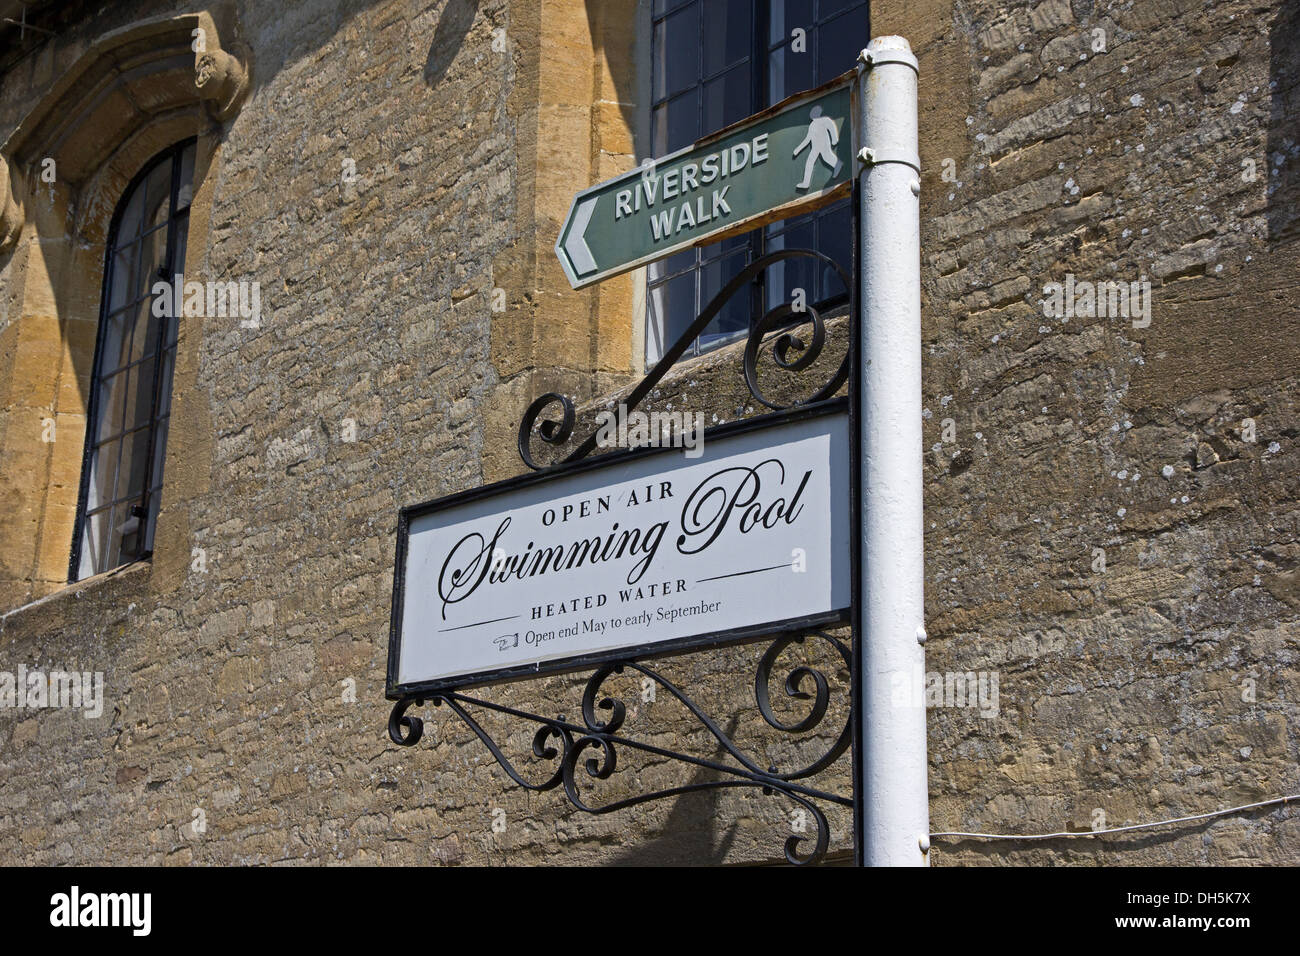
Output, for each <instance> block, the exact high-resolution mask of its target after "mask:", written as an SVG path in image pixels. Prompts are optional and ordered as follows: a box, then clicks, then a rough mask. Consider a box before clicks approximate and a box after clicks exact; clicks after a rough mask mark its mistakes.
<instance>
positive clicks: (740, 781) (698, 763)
mask: <svg viewBox="0 0 1300 956" xmlns="http://www.w3.org/2000/svg"><path fill="white" fill-rule="evenodd" d="M805 637H816V638H817V639H819V640H822V641H825V642H827V644H828V645H829V646H830V647H831V648H832V649H833V650H834V651H835V652H836V654H838V656H839V658H840V659H841V660H842V661H843V662H844V665H845V667H851V666H852V654H851V651H850V649H849V648H848V647H847V646H846V645H845V644H844V643H843V642H842V641H840V640H839V639H838V638H836V637H833V636H832V635H830V634H826V633H824V632H821V631H815V632H812V633H810V634H808V635H805V636H799V635H787V636H783V637H780V638H778V639H776V640H775V641H773V642H772V643H771V644H770V645H769V646H768V648H767V649H766V651H765V652H764V653H763V655H762V657H761V658H760V659H759V662H758V666H757V668H756V670H755V674H754V699H755V703H756V704H757V707H758V711H759V713H760V714H762V717H763V720H764V721H765V722H766V723H767V725H768V726H769V727H771V728H773V729H774V730H776V731H778V732H780V733H783V734H788V735H791V736H792V737H796V736H797V737H800V742H801V743H805V744H806V743H807V742H808V741H810V740H812V739H816V740H818V742H819V746H820V743H821V742H823V741H824V737H817V738H809V737H808V736H806V735H809V734H814V733H815V732H816V731H817V730H818V729H819V728H820V727H821V725H822V723H823V722H824V720H825V718H826V715H827V712H828V710H829V708H830V704H831V700H832V694H831V683H830V681H829V680H828V678H827V676H826V674H825V673H824V672H823V671H821V670H818V669H817V668H814V667H811V666H808V665H807V664H801V665H799V666H796V667H793V668H791V669H790V670H789V671H788V673H786V675H785V680H784V683H783V690H784V693H785V696H786V697H787V698H790V699H792V700H799V701H807V702H811V703H809V704H808V705H807V706H808V711H807V713H806V715H805V716H804V717H803V718H802V719H799V720H794V721H788V722H787V721H782V720H781V719H780V718H779V717H777V716H776V714H775V713H774V712H773V710H772V698H771V691H770V684H771V679H772V673H773V670H774V668H775V667H776V664H777V660H778V658H779V657H780V655H781V653H782V652H783V651H784V650H785V649H786V648H787V647H789V646H790V645H791V644H802V643H803V642H804V640H805ZM625 670H633V671H636V672H637V673H639V674H642V675H643V676H644V677H646V678H649V679H650V680H652V681H654V683H655V684H656V685H658V687H659V688H662V690H664V691H666V692H667V693H668V694H670V695H671V696H672V697H673V698H675V699H676V700H678V701H679V702H680V703H681V704H683V705H684V706H685V708H686V709H687V711H689V713H690V714H691V715H692V716H693V717H694V718H695V719H696V720H697V721H698V722H699V723H700V725H701V726H702V727H703V728H704V729H705V730H706V731H707V732H708V733H709V735H710V736H712V738H713V739H714V740H715V741H716V742H717V745H718V747H719V748H720V750H721V751H722V756H721V757H720V758H719V759H716V760H714V759H707V758H704V757H699V756H693V755H690V754H685V753H680V752H677V751H674V750H669V749H667V748H664V747H659V746H656V745H654V744H650V743H647V742H645V741H643V740H637V739H635V738H633V737H629V736H625V735H624V734H622V733H620V731H621V730H622V729H623V725H624V722H625V720H626V718H627V706H626V705H625V704H624V703H623V701H622V700H619V699H617V698H616V697H611V696H602V691H601V688H602V685H603V684H604V682H605V681H606V679H607V678H609V677H610V675H611V674H618V673H623V672H624V671H625ZM846 693H847V688H846ZM426 703H428V704H433V705H434V706H442V705H446V706H447V708H448V709H449V710H450V711H451V712H452V713H453V714H455V715H456V716H457V717H458V718H459V719H460V721H461V722H462V723H463V724H464V725H465V726H466V727H468V728H469V729H470V730H471V731H473V732H474V734H475V736H477V737H478V738H479V740H481V741H482V742H483V745H484V746H485V747H487V749H488V751H489V752H490V753H491V754H492V756H493V757H494V758H495V759H496V761H497V763H498V764H500V766H501V769H503V770H504V771H505V772H506V774H507V775H508V776H509V777H510V779H511V780H513V781H514V782H515V783H517V784H518V785H519V786H521V787H524V788H525V789H527V790H533V791H537V792H544V791H547V790H554V789H555V788H557V787H561V786H562V787H563V788H564V793H565V796H566V797H567V798H568V800H569V802H570V803H571V804H572V805H573V806H574V807H576V808H577V809H579V810H583V811H586V812H587V813H593V814H605V813H614V812H616V811H618V810H623V809H626V808H628V807H633V806H637V805H639V804H642V803H646V802H649V801H652V800H663V799H667V798H671V797H678V796H681V795H683V794H688V793H699V792H702V791H706V790H722V789H734V788H753V789H757V790H759V791H761V792H762V793H763V794H764V795H768V796H772V795H779V796H781V797H784V798H785V799H787V800H789V801H790V802H792V803H794V804H795V805H797V806H798V807H801V808H803V809H804V810H805V811H807V813H808V815H809V817H811V819H812V821H813V828H814V833H813V834H812V835H810V836H800V835H798V834H794V835H791V836H790V837H788V838H787V839H786V841H785V847H784V850H785V857H786V859H787V860H788V861H789V862H790V863H793V864H797V865H802V864H808V863H816V862H818V861H819V860H821V859H822V858H823V857H824V856H825V854H826V850H827V848H828V847H829V844H830V824H829V821H828V820H827V818H826V813H825V811H824V810H823V809H822V806H823V805H826V804H830V805H835V806H841V807H852V806H853V799H852V797H845V796H840V795H838V794H834V793H830V792H827V791H825V790H821V789H817V788H815V787H812V786H809V785H808V784H806V783H804V782H803V781H806V780H808V779H809V778H811V777H813V776H815V775H817V774H819V773H821V772H822V771H824V770H826V769H827V768H828V767H830V766H831V765H832V764H833V763H834V762H835V761H836V760H838V759H839V758H840V757H841V756H842V755H843V754H844V752H845V751H846V750H847V749H848V747H849V744H850V742H851V739H852V719H851V704H850V706H848V707H845V708H844V711H845V717H844V725H843V727H841V728H839V729H838V731H836V734H835V737H834V739H833V740H831V741H830V743H829V744H828V745H826V746H825V748H824V749H823V750H821V752H820V753H819V754H818V755H817V756H816V757H815V758H814V759H812V760H807V759H806V758H804V760H803V761H802V762H801V765H800V766H797V767H795V768H794V769H791V770H785V771H782V770H780V769H779V768H778V767H776V766H773V765H769V766H767V767H766V768H764V766H763V765H762V762H760V761H759V760H756V759H755V758H754V757H752V756H751V755H749V754H747V753H746V752H745V751H744V750H743V749H742V748H741V747H740V746H739V745H738V744H737V743H736V742H735V741H734V740H733V739H732V737H731V736H730V735H728V734H727V733H726V732H724V731H723V729H722V728H721V727H720V726H719V725H718V723H717V722H716V721H715V720H714V719H713V718H712V717H710V716H709V715H708V713H706V712H705V710H704V709H703V708H702V707H700V706H699V705H698V704H697V703H696V702H695V701H694V700H692V699H691V698H690V697H689V696H688V695H687V694H686V693H685V692H683V691H682V690H681V689H680V688H679V687H677V686H676V685H675V684H673V683H672V682H671V681H669V680H668V679H667V678H666V677H664V676H663V675H662V674H660V673H659V672H657V671H656V670H654V669H652V668H650V667H648V666H646V665H645V664H641V663H637V662H636V661H632V660H627V661H621V662H616V663H609V664H605V665H602V666H601V667H600V668H598V669H597V670H596V671H595V672H594V673H593V674H592V675H591V677H590V678H589V679H588V680H587V683H586V687H585V689H584V691H583V695H582V723H581V724H579V723H574V722H573V721H570V720H568V719H566V718H565V716H564V715H562V714H561V715H559V716H556V717H553V718H552V717H544V716H542V715H540V714H534V713H529V712H527V711H523V710H517V709H515V708H513V707H507V706H504V705H502V704H498V703H494V702H492V701H488V700H483V699H481V698H476V697H470V696H468V695H466V694H462V693H460V692H459V691H443V692H440V693H436V694H432V695H430V696H428V697H425V698H419V699H416V698H405V699H403V700H399V701H398V702H397V703H396V705H395V706H394V707H393V710H392V713H391V715H390V716H389V718H388V735H389V737H391V738H392V740H393V742H394V743H397V744H400V745H401V746H404V747H411V746H414V745H415V744H417V743H419V741H420V739H421V737H422V736H423V734H424V722H423V721H422V720H421V719H420V718H419V717H415V716H412V715H409V714H407V711H408V710H409V709H410V708H411V707H412V706H424V705H425V704H426ZM474 708H481V709H483V710H487V711H493V712H495V713H498V714H503V715H505V716H506V717H508V718H512V719H514V720H520V721H524V722H526V723H528V724H533V725H536V728H537V729H536V732H535V733H534V734H533V740H532V756H533V757H534V758H536V759H538V760H541V761H543V762H545V763H546V764H547V765H548V766H550V767H551V768H552V769H551V771H550V773H549V775H548V776H545V777H544V778H543V779H541V780H529V779H528V778H527V777H525V776H524V774H523V773H521V772H520V770H519V769H518V768H517V767H516V766H515V763H514V762H513V761H511V759H510V758H509V757H508V756H506V754H505V752H504V750H503V749H502V747H501V746H500V745H499V744H498V743H497V742H496V741H495V740H494V739H493V738H492V736H491V735H490V734H489V733H488V732H487V731H486V730H485V729H484V728H483V726H482V725H481V724H480V723H479V722H478V721H477V720H476V719H475V717H474V715H473V713H472V712H471V711H472V710H473V709H474ZM623 748H626V749H628V750H633V751H637V752H640V753H643V754H648V755H651V756H654V757H659V758H666V759H669V760H674V761H677V762H680V763H682V764H686V765H689V766H692V767H696V768H699V769H701V770H708V771H713V772H715V773H716V774H719V775H721V776H723V777H725V778H726V779H721V780H709V781H703V782H697V783H688V784H684V785H682V786H677V787H669V788H666V789H662V790H653V791H650V792H648V793H642V794H637V795H636V796H632V797H627V798H624V799H621V800H614V801H612V802H609V803H593V802H591V800H590V799H589V798H587V797H585V796H584V795H583V792H582V789H581V788H580V786H579V782H580V781H581V780H607V779H609V778H610V777H612V776H613V775H614V773H615V772H616V770H617V769H618V754H619V751H620V749H623ZM587 751H594V753H592V754H590V755H588V756H587V757H586V759H585V760H584V759H583V755H584V754H585V753H586V752H587ZM579 761H581V762H582V773H579V771H578V765H579ZM584 775H585V776H584ZM808 840H811V842H812V846H811V849H809V850H808V851H807V852H806V853H805V852H801V848H800V844H801V843H803V842H805V841H808Z"/></svg>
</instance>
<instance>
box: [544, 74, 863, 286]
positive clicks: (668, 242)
mask: <svg viewBox="0 0 1300 956" xmlns="http://www.w3.org/2000/svg"><path fill="white" fill-rule="evenodd" d="M852 79H853V73H852V72H849V73H846V74H844V75H843V76H841V77H839V78H838V79H836V80H834V81H832V82H831V83H828V84H827V85H826V86H824V87H821V88H819V89H816V90H812V91H810V92H808V93H802V94H799V95H796V96H792V97H790V98H789V99H787V100H784V101H783V102H781V103H778V104H777V105H776V106H774V107H772V108H771V109H768V110H765V111H764V112H762V113H758V114H756V115H754V116H751V117H750V118H749V119H746V120H743V121H742V122H740V123H737V124H736V125H734V126H731V127H728V128H727V129H725V130H722V131H721V132H720V133H717V134H715V135H713V136H710V137H709V138H708V139H704V140H700V141H699V142H698V143H696V144H695V145H694V146H689V147H687V148H686V149H683V150H680V151H678V152H676V153H673V154H672V155H671V156H665V157H663V158H662V159H659V160H656V161H655V162H653V163H646V164H644V165H642V166H641V167H639V168H637V169H634V170H632V171H631V172H628V173H624V174H623V175H622V176H617V177H615V178H614V179H611V180H608V181H607V182H603V183H600V184H598V185H596V186H592V187H591V188H590V189H586V190H584V191H582V192H580V193H578V194H577V195H576V196H575V197H574V198H573V205H572V206H571V207H570V208H569V215H568V216H567V217H565V220H564V225H563V226H562V227H561V229H560V235H559V238H558V239H557V240H556V242H555V254H556V255H557V256H559V257H560V263H561V265H563V267H564V272H565V275H567V276H568V278H569V283H570V284H571V285H572V286H573V287H574V288H575V289H580V288H582V287H583V286H587V285H591V284H592V283H593V282H599V281H601V280H602V279H608V278H609V277H610V276H614V275H618V274H619V273H621V272H627V271H628V270H629V269H635V268H636V267H637V266H640V265H643V264H645V263H647V262H652V261H654V260H655V259H662V258H663V257H664V256H668V255H671V254H672V253H674V252H677V251H679V250H681V249H686V248H688V247H690V246H697V245H703V244H704V243H706V242H716V241H717V240H718V239H721V238H723V237H724V236H727V235H731V234H734V233H738V232H744V231H746V230H748V229H753V228H755V227H757V226H759V225H761V224H763V223H765V222H771V221H773V220H776V219H785V218H789V217H790V216H794V215H798V214H799V213H803V212H807V211H808V210H810V209H813V208H815V207H817V206H820V205H824V204H825V203H827V202H830V201H831V200H832V199H835V198H837V197H838V196H839V195H841V194H842V193H844V192H845V191H846V190H847V189H848V185H849V181H850V176H851V172H852V167H853V145H852V139H853V137H852V134H851V119H850V117H851V116H852V112H851V110H852V104H851V87H850V83H851V81H852Z"/></svg>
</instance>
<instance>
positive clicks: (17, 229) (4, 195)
mask: <svg viewBox="0 0 1300 956" xmlns="http://www.w3.org/2000/svg"><path fill="white" fill-rule="evenodd" d="M21 195H22V177H21V176H20V175H19V174H18V172H17V170H15V169H13V167H11V166H10V165H9V161H8V160H7V159H5V157H4V156H0V254H3V253H6V252H8V251H9V250H10V249H11V248H12V247H13V245H14V243H15V242H17V241H18V234H19V233H21V232H22V230H23V218H24V217H23V204H22V202H21V201H20V199H19V196H21Z"/></svg>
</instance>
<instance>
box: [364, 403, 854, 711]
mask: <svg viewBox="0 0 1300 956" xmlns="http://www.w3.org/2000/svg"><path fill="white" fill-rule="evenodd" d="M844 408H845V405H844V402H843V401H842V400H841V401H838V402H833V403H828V405H827V406H823V407H822V408H819V409H814V410H810V411H808V412H806V413H795V414H794V415H789V414H787V415H786V416H784V417H782V418H781V419H779V420H776V421H773V422H770V423H763V420H761V419H756V420H750V421H747V422H743V423H736V424H735V425H732V426H723V427H722V428H720V429H713V430H711V431H709V432H708V433H706V435H705V438H704V442H703V453H702V454H700V455H698V456H697V457H695V458H688V457H686V456H685V455H684V454H683V451H682V450H681V449H662V450H655V451H636V452H625V453H615V454H612V455H609V456H604V457H598V458H595V459H590V460H588V461H585V462H582V463H580V464H578V465H576V466H569V467H568V468H566V469H562V470H560V471H559V472H558V473H557V474H546V475H539V476H528V477H525V478H522V479H514V480H512V481H508V482H502V483H499V484H498V485H490V486H486V487H484V488H479V489H475V490H473V491H471V492H467V493H465V494H462V495H455V496H453V497H451V498H446V499H442V500H441V501H436V502H431V503H429V504H427V505H420V506H416V507H413V508H408V509H405V510H404V511H403V512H402V518H401V526H400V528H399V532H398V564H397V569H396V577H395V582H394V601H393V630H392V636H391V640H390V646H389V674H388V694H389V696H390V697H392V698H396V697H398V696H401V695H402V694H405V693H410V692H411V691H412V690H415V689H436V688H438V687H448V686H464V685H467V684H471V683H487V682H491V681H496V680H508V679H514V678H519V677H526V676H531V675H534V674H538V673H544V672H551V671H558V670H564V669H566V668H569V667H577V666H582V665H585V664H588V663H591V662H593V661H599V660H608V659H612V658H615V657H619V656H631V655H630V654H629V653H627V652H630V651H633V650H635V651H636V653H637V656H645V655H646V654H654V653H663V652H670V651H673V650H677V649H682V648H685V647H691V646H701V645H705V644H716V643H724V642H728V641H739V640H744V639H746V638H750V637H756V636H760V635H762V634H766V633H772V632H775V631H779V630H784V629H792V628H795V627H809V626H814V625H816V624H825V623H829V622H831V621H840V620H845V619H846V618H847V613H848V608H849V605H850V568H849V553H850V527H851V526H850V521H849V425H848V416H847V414H846V412H845V411H844Z"/></svg>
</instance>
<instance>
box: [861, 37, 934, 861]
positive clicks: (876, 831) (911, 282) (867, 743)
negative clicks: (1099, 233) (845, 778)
mask: <svg viewBox="0 0 1300 956" xmlns="http://www.w3.org/2000/svg"><path fill="white" fill-rule="evenodd" d="M862 58H863V60H864V61H865V63H866V68H865V72H864V74H863V76H862V85H861V90H862V96H861V97H860V103H861V106H860V108H861V110H862V115H861V117H860V123H859V126H858V129H859V135H860V137H861V139H860V140H859V143H858V145H859V147H861V153H860V154H859V160H860V163H861V166H860V168H862V170H863V171H862V174H861V175H862V180H861V184H860V195H861V202H862V208H861V230H862V231H861V235H860V237H859V255H860V257H861V258H860V261H859V265H860V267H861V270H862V308H861V315H860V317H859V319H860V321H859V335H860V336H861V338H860V345H861V348H860V353H859V354H860V357H861V369H860V372H861V374H860V376H859V379H860V380H859V382H858V387H859V388H861V389H862V392H861V406H860V407H861V410H862V422H861V427H862V448H861V462H862V472H861V476H860V480H861V486H860V493H861V495H862V552H861V554H862V567H861V569H860V573H861V575H862V581H861V600H862V614H861V621H862V633H861V634H860V635H859V639H860V640H861V642H862V649H861V662H862V664H861V666H862V673H861V675H860V678H861V680H860V683H859V685H858V686H859V687H860V688H861V689H862V694H863V701H862V707H863V711H862V740H861V742H860V746H861V748H862V749H861V752H860V754H859V762H858V766H859V768H860V772H861V774H862V779H861V780H860V781H859V785H860V787H861V790H860V793H861V799H862V833H861V840H862V843H863V851H862V857H863V862H865V863H866V864H867V865H868V866H927V865H929V855H928V853H929V848H930V838H929V833H930V808H929V790H928V786H927V779H926V769H927V759H926V741H925V701H924V696H923V695H921V699H919V700H918V699H916V698H917V696H918V695H917V693H916V691H915V686H916V683H917V682H918V680H921V679H922V678H921V675H923V674H924V673H925V651H924V648H923V646H922V645H923V642H924V640H925V628H924V620H925V608H924V569H923V545H924V521H923V516H922V486H921V477H922V476H921V455H922V446H921V219H920V200H919V196H920V191H921V186H920V173H919V168H920V166H919V161H918V158H917V106H916V103H917V99H916V88H917V67H916V58H915V57H914V56H913V55H912V50H911V47H910V46H909V45H908V42H907V41H906V40H905V39H903V38H902V37H877V38H876V39H874V40H872V41H871V44H870V46H868V48H867V50H866V51H865V52H864V53H863V57H862ZM901 698H905V699H901Z"/></svg>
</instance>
